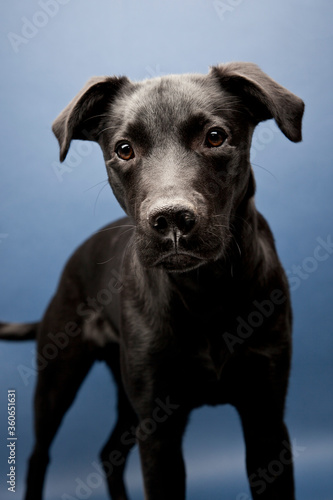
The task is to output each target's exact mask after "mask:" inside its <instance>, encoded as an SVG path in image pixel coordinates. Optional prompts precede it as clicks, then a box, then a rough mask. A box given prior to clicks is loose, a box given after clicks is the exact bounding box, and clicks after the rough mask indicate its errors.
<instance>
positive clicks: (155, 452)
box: [6, 63, 304, 500]
mask: <svg viewBox="0 0 333 500" xmlns="http://www.w3.org/2000/svg"><path fill="white" fill-rule="evenodd" d="M303 108H304V105H303V102H302V101H301V100H300V99H299V98H298V97H296V96H295V95H294V94H292V93H291V92H289V91H288V90H286V89H285V88H283V87H281V86H280V85H278V84H277V83H276V82H274V81H273V80H272V79H270V78H269V77H268V76H267V75H265V74H264V73H263V72H262V71H261V70H260V69H259V68H258V67H257V66H255V65H254V64H250V63H231V64H226V65H220V66H217V67H214V68H212V69H211V71H210V73H209V74H208V75H182V76H176V75H171V76H166V77H162V78H156V79H152V80H147V81H144V82H141V83H133V82H131V81H130V80H128V79H127V78H115V77H112V78H111V77H110V78H109V77H104V78H95V79H93V80H92V81H90V82H89V83H88V85H87V86H86V87H85V88H84V89H83V90H82V91H81V93H80V94H79V95H78V96H77V97H76V98H75V99H74V100H73V101H72V102H71V103H70V104H69V105H68V106H67V108H66V109H65V110H64V111H63V112H62V113H61V115H60V116H59V117H58V118H57V120H56V121H55V123H54V125H53V130H54V133H55V134H56V136H57V138H58V140H59V144H60V151H61V160H64V159H65V157H66V154H67V152H68V149H69V146H70V142H71V140H72V139H88V140H95V141H97V142H98V143H99V144H100V146H101V148H102V150H103V153H104V158H105V162H106V167H107V172H108V176H109V180H110V184H111V187H112V189H113V191H114V194H115V196H116V197H117V199H118V201H119V203H120V205H121V206H122V207H123V208H124V210H125V211H126V212H127V214H128V217H127V218H124V219H122V220H121V221H118V222H115V223H114V224H111V225H110V226H108V227H106V228H104V229H103V230H102V231H100V232H98V233H97V234H95V235H94V236H93V237H92V238H90V239H89V240H88V241H87V242H86V243H84V244H83V245H82V246H81V247H80V248H79V249H78V250H77V251H76V253H75V254H74V255H73V256H72V258H71V259H70V260H69V262H68V264H67V266H66V268H65V271H64V273H63V275H62V278H61V281H60V284H59V287H58V290H57V293H56V295H55V296H54V298H53V300H52V302H51V304H50V306H49V308H48V309H47V311H46V314H45V316H44V318H43V320H42V321H41V323H40V325H39V330H38V339H37V340H38V352H39V356H40V359H44V360H45V362H44V363H43V364H42V365H41V367H40V372H39V380H38V386H37V390H36V399H35V405H36V408H35V410H36V445H35V449H34V452H33V454H32V457H31V460H30V467H29V474H28V488H27V493H26V500H40V499H41V497H42V488H43V480H44V473H45V470H46V466H47V463H48V449H49V446H50V444H51V442H52V439H53V437H54V435H55V433H56V432H57V429H58V426H59V424H60V422H61V419H62V417H63V415H64V414H65V412H66V410H67V409H68V407H69V406H70V404H71V403H72V401H73V399H74V397H75V394H76V392H77V390H78V388H79V386H80V384H81V382H82V380H83V379H84V377H85V375H86V374H87V373H88V371H89V369H90V367H91V366H92V364H93V362H94V361H95V360H96V359H103V360H105V361H106V362H107V363H108V365H109V366H110V368H111V370H112V372H113V374H114V377H115V380H116V381H117V383H118V385H119V403H118V409H119V420H118V422H117V424H116V427H115V429H114V431H113V433H112V434H111V437H110V439H109V441H108V442H107V444H106V446H105V448H104V449H103V451H102V454H101V457H102V461H103V465H104V468H105V471H106V475H107V481H108V486H109V491H110V495H111V497H112V499H113V500H126V499H127V498H128V497H127V494H126V491H125V486H124V483H123V470H124V467H125V460H126V457H127V454H128V452H129V450H130V448H131V447H132V446H133V444H134V442H135V440H134V439H133V436H132V438H130V436H131V433H130V432H131V429H133V427H136V429H137V431H136V432H137V442H138V444H139V447H140V456H141V463H142V469H143V476H144V485H145V498H146V499H147V500H164V499H165V500H170V498H172V499H174V500H184V498H185V473H184V464H183V458H182V452H181V447H182V435H183V432H184V429H185V426H186V422H187V419H188V415H189V413H190V412H191V410H192V409H193V408H195V407H198V406H201V405H204V404H210V405H216V404H223V403H230V404H232V405H234V406H235V407H236V409H237V410H238V412H239V415H240V418H241V421H242V425H243V430H244V437H245V442H246V461H247V470H248V475H249V481H250V486H251V491H252V495H253V498H254V499H260V500H293V499H294V486H293V472H292V459H291V457H290V445H289V438H288V432H287V430H286V427H285V425H284V422H283V413H284V403H285V396H286V391H287V384H288V375H289V367H290V356H291V347H290V344H291V309H290V300H289V292H288V285H287V280H286V277H285V274H284V272H283V269H282V267H281V264H280V262H279V259H278V256H277V254H276V250H275V245H274V240H273V237H272V234H271V231H270V229H269V227H268V225H267V223H266V221H265V219H264V218H263V217H262V215H260V214H259V213H258V212H257V210H256V208H255V204H254V197H253V196H254V191H255V182H254V178H253V172H252V170H251V165H250V161H249V156H250V145H251V137H252V133H253V130H254V127H255V126H256V124H257V123H259V122H260V121H262V120H265V119H269V118H274V119H275V120H276V122H277V124H278V126H279V127H280V129H281V130H282V132H283V133H284V134H285V135H286V136H287V137H288V138H289V139H290V140H292V141H295V142H297V141H299V140H301V119H302V114H303ZM212 130H213V131H214V133H215V136H216V134H217V135H218V137H221V144H218V145H217V146H216V145H215V144H214V145H213V146H212V145H211V143H210V142H209V138H210V133H211V131H212ZM219 134H220V135H219ZM215 136H214V137H215ZM223 141H224V142H223ZM125 143H126V144H128V146H126V147H125V146H123V147H125V149H126V151H127V152H128V154H129V155H130V153H131V152H132V153H133V154H132V155H131V156H130V157H129V158H127V159H122V158H121V157H119V155H118V154H117V150H118V147H119V145H120V144H125ZM7 328H8V327H7ZM50 332H52V335H51V336H50ZM6 338H8V335H7V337H6ZM50 346H51V347H50ZM52 346H53V348H52ZM55 348H57V349H58V350H57V355H56V356H53V358H52V359H51V356H50V354H51V351H53V352H54V350H55ZM115 451H117V452H119V454H118V455H117V457H118V463H117V465H115V464H114V463H113V461H114V460H115V458H114V457H115ZM282 454H283V455H282ZM282 456H283V459H284V461H283V467H282V471H280V469H279V472H278V473H276V475H275V476H274V477H273V479H272V478H271V477H270V478H269V480H266V479H264V478H262V477H261V478H260V479H258V471H259V470H261V469H267V467H269V466H270V464H273V463H274V462H275V461H279V460H281V457H282ZM110 464H113V465H114V467H113V472H112V474H109V471H110Z"/></svg>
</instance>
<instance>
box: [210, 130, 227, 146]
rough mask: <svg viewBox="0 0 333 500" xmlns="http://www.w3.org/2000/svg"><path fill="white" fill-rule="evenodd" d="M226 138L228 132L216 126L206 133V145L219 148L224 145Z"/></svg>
mask: <svg viewBox="0 0 333 500" xmlns="http://www.w3.org/2000/svg"><path fill="white" fill-rule="evenodd" d="M226 138H227V134H226V133H225V132H224V131H223V130H221V129H219V128H214V129H212V130H210V131H209V132H208V134H207V135H206V146H208V147H209V148H218V147H219V146H222V144H223V143H224V141H225V140H226Z"/></svg>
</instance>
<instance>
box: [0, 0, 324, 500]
mask: <svg viewBox="0 0 333 500" xmlns="http://www.w3.org/2000/svg"><path fill="white" fill-rule="evenodd" d="M332 16H333V3H332V2H330V1H329V0H280V1H279V2H276V1H275V0H274V1H273V0H251V1H250V0H223V1H213V0H192V1H189V0H183V1H175V0H172V1H170V0H169V1H168V2H162V1H156V0H155V1H153V0H151V1H149V0H141V1H135V0H124V1H121V0H108V1H107V0H96V1H94V2H92V1H87V0H80V1H79V0H44V1H43V0H40V1H37V0H29V1H27V0H25V1H23V0H12V1H11V2H2V3H1V7H0V26H1V71H2V77H1V82H0V86H1V93H0V101H1V133H0V143H1V149H0V151H1V184H0V187H1V195H0V196H1V198H0V203H1V219H0V278H1V289H0V290H1V291H0V294H1V295H0V318H1V319H2V320H7V321H29V320H31V321H32V320H36V319H39V318H40V316H41V315H42V313H43V311H44V309H45V307H46V305H47V303H48V302H49V299H50V297H51V296H52V294H53V292H54V290H55V287H56V284H57V280H58V277H59V273H60V271H61V269H62V267H63V265H64V263H65V261H66V259H67V258H68V257H69V255H70V254H71V252H72V251H73V250H74V249H75V248H76V246H77V245H78V244H80V243H81V242H82V241H83V240H84V239H85V238H86V237H87V236H89V235H90V234H91V233H92V232H94V231H96V230H97V229H98V228H100V226H102V225H103V224H105V223H106V222H108V221H110V220H114V219H116V218H117V217H119V216H121V215H122V212H121V209H120V208H119V207H118V205H117V202H116V201H115V199H114V197H113V195H112V193H111V190H110V189H109V188H108V187H107V186H106V187H105V188H103V186H104V181H105V179H106V173H105V170H104V168H105V167H104V164H103V160H102V154H101V152H100V151H99V148H98V146H97V145H95V144H92V143H84V144H85V147H83V143H80V142H75V143H74V144H73V145H72V149H71V155H70V156H69V158H68V160H67V161H66V164H65V166H66V170H65V171H59V163H58V146H57V143H56V140H55V138H54V137H53V135H52V132H51V128H50V126H51V123H52V121H53V119H54V118H55V117H56V116H57V114H58V113H59V112H60V110H61V109H62V108H63V107H64V106H65V105H67V103H68V102H69V100H70V99H72V97H73V96H74V95H75V94H76V93H77V92H78V90H79V89H80V88H81V87H82V86H83V84H84V83H85V81H86V80H87V79H88V78H90V77H91V76H93V75H104V74H108V75H113V74H116V75H121V74H126V75H128V76H129V77H130V78H132V79H143V78H147V77H153V76H157V75H163V74H167V73H183V72H203V73H206V72H207V70H208V67H209V65H212V64H216V63H219V62H227V61H232V60H243V61H253V62H256V63H257V64H259V65H260V66H261V68H262V69H263V70H264V71H265V72H267V73H268V74H269V75H271V76H272V77H273V78H275V79H276V80H277V81H278V82H279V83H281V84H283V85H284V86H286V87H287V88H288V89H290V90H292V91H293V92H294V93H296V94H298V95H299V96H301V97H302V98H303V99H304V101H305V102H306V112H305V120H304V140H303V142H302V143H300V144H293V143H290V142H289V141H288V140H287V139H286V138H285V137H284V136H283V135H282V134H281V133H280V132H279V131H278V129H277V128H276V127H275V125H274V124H273V123H272V122H266V123H264V124H261V125H260V127H259V128H258V129H257V132H256V134H255V141H256V142H255V146H254V147H253V150H252V159H253V163H254V169H255V173H256V178H257V184H258V186H257V187H258V189H257V197H256V198H257V205H258V208H259V209H260V210H261V211H262V212H263V213H264V214H265V216H266V217H267V219H268V221H269V223H270V224H271V227H272V229H273V231H274V234H275V237H276V241H277V247H278V250H279V253H280V256H281V259H282V262H283V264H284V266H285V268H286V269H287V270H288V274H289V277H290V282H291V285H292V298H293V305H294V315H295V322H294V358H293V369H292V376H291V382H290V391H289V397H288V404H287V413H286V420H287V423H288V425H289V429H290V432H291V436H292V441H293V444H294V450H295V469H296V486H297V498H298V499H299V500H332V499H333V479H332V466H333V436H332V421H333V418H332V417H333V412H332V406H333V404H332V380H333V373H332V320H333V308H332V278H333V248H332V239H331V238H332V235H333V228H332V180H333V169H332V155H333V148H332V116H333V112H332V111H333V110H332V79H333V71H332V35H333V25H332ZM319 244H320V245H321V246H322V250H321V251H320V252H319V253H318V252H317V251H316V248H317V247H318V245H319ZM318 255H320V256H321V258H320V259H319V258H318ZM33 360H34V343H33V342H27V343H25V344H20V343H16V344H10V343H8V342H3V343H1V345H0V374H1V375H0V376H1V378H0V497H1V499H3V500H8V499H12V498H17V499H21V498H22V494H23V486H24V477H25V474H26V464H27V459H28V456H29V453H30V451H31V447H32V442H33V441H32V439H33V438H32V425H33V424H32V398H33V391H34V385H35V382H36V377H35V373H34V370H33V363H34V361H33ZM11 388H14V389H16V391H17V429H18V438H19V439H18V447H17V455H18V467H17V493H16V494H13V493H9V492H8V491H7V486H6V484H5V481H6V476H5V475H6V473H7V472H8V465H7V448H6V437H7V425H6V405H7V390H8V389H11ZM114 419H115V413H114V387H113V384H112V382H111V378H110V375H109V373H108V372H107V370H106V368H105V367H104V366H103V365H96V366H95V368H94V369H93V371H92V372H91V374H90V376H89V377H88V378H87V380H86V382H85V384H84V386H83V387H82V390H81V391H80V393H79V395H78V398H77V400H76V402H75V404H74V406H73V407H72V408H71V410H70V412H69V413H68V415H67V416H66V419H65V421H64V423H63V425H62V427H61V431H60V433H59V434H58V435H57V437H56V440H55V442H54V445H53V448H52V465H51V467H50V469H49V474H48V477H47V486H46V495H45V498H46V499H47V500H66V499H67V500H68V499H71V500H73V499H74V498H75V499H78V498H91V499H96V500H97V499H105V498H106V489H105V486H104V483H103V484H102V481H101V480H100V477H99V472H98V467H97V466H96V463H95V462H96V461H97V460H98V459H97V456H98V452H99V450H100V448H101V447H102V445H103V443H104V441H105V440H106V438H107V436H108V433H109V431H110V429H111V427H112V425H113V423H114ZM184 447H185V456H186V460H187V469H188V498H189V499H191V500H208V499H209V500H217V499H222V498H226V499H232V500H247V499H249V489H248V486H247V481H246V477H245V468H244V445H243V438H242V435H241V429H240V424H239V422H238V418H237V415H236V413H235V411H234V410H233V409H232V408H231V407H220V408H202V409H200V410H197V411H195V412H194V413H193V415H192V419H191V423H190V425H189V428H188V431H187V434H186V438H185V444H184ZM94 463H95V465H94ZM96 467H97V469H96ZM92 473H95V474H94V475H93V476H92V475H91V474H92ZM127 478H128V483H129V488H130V491H131V494H132V497H131V498H133V500H137V499H140V498H143V496H142V492H141V488H142V486H141V479H140V473H139V465H138V457H137V452H134V453H133V455H132V457H131V461H130V465H129V468H128V471H127ZM78 484H81V486H82V484H84V485H86V486H85V488H84V487H83V486H82V489H80V490H77V491H76V488H77V486H78ZM87 484H88V486H87ZM89 485H90V486H89ZM80 495H81V496H80Z"/></svg>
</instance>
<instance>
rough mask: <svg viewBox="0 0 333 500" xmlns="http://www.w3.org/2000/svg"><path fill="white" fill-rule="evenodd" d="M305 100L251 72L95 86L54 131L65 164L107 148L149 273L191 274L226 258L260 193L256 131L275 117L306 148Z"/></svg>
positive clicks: (248, 67)
mask: <svg viewBox="0 0 333 500" xmlns="http://www.w3.org/2000/svg"><path fill="white" fill-rule="evenodd" d="M303 110H304V104H303V102H302V100H301V99H299V98H298V97H297V96H295V95H294V94H292V93H291V92H289V91H288V90H287V89H285V88H284V87H282V86H280V85H279V84H277V83H276V82H275V81H274V80H272V79H271V78H269V77H268V76H267V75H266V74H265V73H263V72H262V71H261V70H260V69H259V68H258V67H257V66H256V65H254V64H251V63H230V64H225V65H220V66H216V67H213V68H211V71H210V73H209V74H208V75H197V74H194V75H191V74H187V75H170V76H165V77H161V78H154V79H151V80H145V81H143V82H139V83H137V82H131V81H130V80H128V79H127V78H126V77H122V78H117V77H103V78H94V79H92V80H90V81H89V82H88V84H87V85H86V87H85V88H84V89H83V90H82V91H81V92H80V93H79V95H78V96H77V97H75V98H74V99H73V101H72V102H71V103H70V104H69V105H68V106H67V107H66V108H65V109H64V111H63V112H62V113H61V114H60V115H59V117H58V118H57V119H56V120H55V122H54V124H53V131H54V133H55V135H56V137H57V138H58V141H59V144H60V159H61V161H63V160H64V159H65V157H66V154H67V152H68V149H69V146H70V142H71V140H72V139H83V140H93V141H97V142H98V143H99V144H100V146H101V148H102V150H103V153H104V158H105V162H106V167H107V172H108V176H109V180H110V184H111V186H112V189H113V191H114V194H115V196H116V197H117V199H118V201H119V203H120V205H121V206H122V207H123V208H124V210H125V211H126V213H127V214H128V215H130V216H131V217H132V218H133V219H134V221H135V223H136V232H135V236H134V237H135V238H136V245H135V247H136V249H137V252H138V256H139V258H140V260H141V262H142V263H143V264H144V265H145V266H149V267H151V266H161V267H163V268H164V269H166V270H167V271H185V270H190V269H194V268H196V267H198V266H200V265H201V264H204V263H207V262H210V261H214V260H217V259H219V258H220V257H222V256H223V255H224V254H225V252H226V251H227V248H228V246H229V244H230V241H231V240H232V236H233V229H232V228H233V227H234V223H235V218H236V217H237V212H238V211H239V209H240V207H241V206H244V204H246V203H247V202H248V201H249V200H250V199H251V197H252V196H253V194H254V180H253V175H252V171H251V166H250V161H249V155H250V145H251V137H252V133H253V130H254V127H255V126H256V125H257V124H258V123H259V122H260V121H263V120H267V119H269V118H274V119H275V121H276V123H277V124H278V126H279V128H280V129H281V131H282V132H283V133H284V134H285V135H286V136H287V137H288V139H290V140H291V141H294V142H298V141H300V140H301V120H302V115H303Z"/></svg>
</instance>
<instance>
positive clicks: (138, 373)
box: [122, 332, 189, 500]
mask: <svg viewBox="0 0 333 500" xmlns="http://www.w3.org/2000/svg"><path fill="white" fill-rule="evenodd" d="M138 339H140V333H138V332H136V336H135V340H133V339H132V340H133V341H132V342H129V344H128V345H127V346H126V348H124V351H125V352H123V354H122V372H123V379H124V385H125V387H126V391H127V394H128V397H129V400H130V402H131V404H132V406H133V408H134V410H135V412H136V413H137V415H138V417H139V424H138V426H137V429H136V438H137V443H138V445H139V450H140V459H141V468H142V473H143V480H144V488H145V499H146V500H170V498H172V499H174V500H184V499H185V467H184V461H183V455H182V437H183V433H184V430H185V426H186V423H187V418H188V413H189V409H188V407H187V405H186V401H185V398H184V397H183V394H182V390H181V389H180V387H179V386H181V382H180V380H179V373H180V369H178V368H177V363H176V362H173V361H172V357H171V361H166V359H165V356H164V355H163V354H162V358H163V360H161V352H159V353H155V352H151V351H150V348H147V350H146V348H145V347H144V345H145V343H140V341H138ZM133 344H134V345H133ZM149 351H150V352H149ZM177 382H178V386H177Z"/></svg>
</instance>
